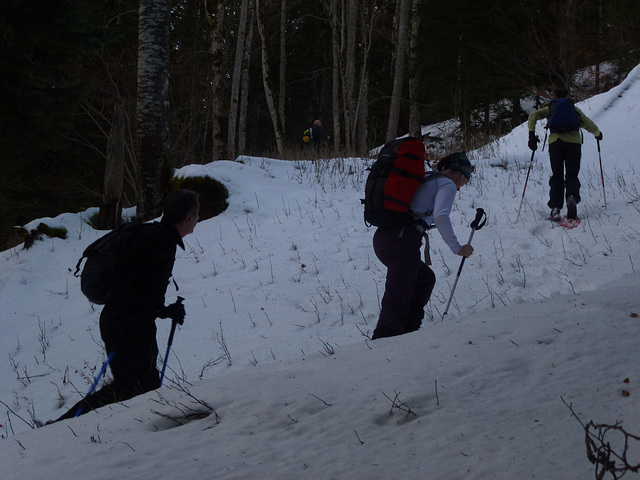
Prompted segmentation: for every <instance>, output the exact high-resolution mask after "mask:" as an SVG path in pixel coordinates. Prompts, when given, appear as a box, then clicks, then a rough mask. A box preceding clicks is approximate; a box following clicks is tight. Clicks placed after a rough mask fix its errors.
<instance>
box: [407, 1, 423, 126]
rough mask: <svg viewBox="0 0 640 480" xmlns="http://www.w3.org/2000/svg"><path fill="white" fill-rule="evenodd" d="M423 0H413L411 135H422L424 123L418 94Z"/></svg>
mask: <svg viewBox="0 0 640 480" xmlns="http://www.w3.org/2000/svg"><path fill="white" fill-rule="evenodd" d="M420 1H421V0H413V7H412V11H411V38H410V40H409V102H410V103H409V135H411V136H414V137H418V138H420V137H422V125H421V122H420V107H419V106H418V102H417V96H418V88H419V85H420V77H419V76H418V59H417V54H418V41H419V37H418V36H419V34H420V17H419V15H418V9H419V7H420Z"/></svg>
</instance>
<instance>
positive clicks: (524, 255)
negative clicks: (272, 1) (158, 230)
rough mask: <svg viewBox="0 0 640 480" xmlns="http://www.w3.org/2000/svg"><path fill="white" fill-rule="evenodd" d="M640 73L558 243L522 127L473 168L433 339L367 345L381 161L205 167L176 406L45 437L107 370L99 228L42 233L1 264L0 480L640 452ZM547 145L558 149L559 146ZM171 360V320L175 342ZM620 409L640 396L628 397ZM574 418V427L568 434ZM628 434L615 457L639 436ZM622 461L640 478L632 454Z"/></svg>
mask: <svg viewBox="0 0 640 480" xmlns="http://www.w3.org/2000/svg"><path fill="white" fill-rule="evenodd" d="M638 105H640V68H636V69H635V70H634V71H633V72H631V74H630V75H629V77H628V78H627V80H625V82H624V83H623V84H621V85H620V86H618V87H616V88H615V89H613V90H611V91H610V92H607V93H606V94H602V95H599V96H597V97H593V98H591V99H590V100H588V101H585V102H582V103H581V104H580V105H579V106H580V108H581V109H582V110H583V111H584V112H585V113H586V114H587V115H588V116H589V117H590V118H591V119H592V120H594V121H595V122H596V124H597V125H598V126H599V127H600V129H601V130H602V131H603V133H604V139H603V141H602V142H601V147H602V164H603V167H604V184H605V193H606V208H605V206H604V205H605V198H604V195H603V187H602V177H601V174H600V164H599V161H598V151H597V149H596V141H595V140H594V139H593V137H592V136H591V135H590V134H588V133H586V132H585V144H584V146H583V162H582V171H581V175H580V178H581V181H582V185H583V187H582V192H581V193H582V198H583V202H582V203H581V204H579V206H578V213H579V216H580V217H581V218H582V223H581V224H580V226H579V227H578V228H575V229H573V230H565V229H563V228H560V227H557V226H555V225H552V224H551V223H550V222H549V221H547V220H545V217H546V215H547V214H548V208H547V207H546V201H547V195H548V186H547V182H548V177H549V174H550V170H549V165H548V155H547V152H546V149H545V151H544V152H540V151H538V152H536V155H535V156H534V163H533V168H532V170H531V174H530V178H529V182H528V186H527V191H526V196H525V203H524V206H523V208H522V213H521V215H520V218H519V220H518V222H516V216H517V211H518V205H519V203H520V199H521V196H522V189H523V186H524V181H525V177H526V174H527V169H528V167H529V164H530V159H531V152H530V151H529V150H528V148H527V146H526V143H527V132H526V126H525V125H522V126H520V127H518V128H516V129H515V130H514V131H513V132H512V133H511V134H510V135H507V136H506V137H503V138H502V139H501V140H499V141H498V142H496V143H495V144H493V145H491V146H490V147H488V148H485V149H483V150H482V151H481V152H472V156H473V159H474V163H475V164H476V166H477V175H476V177H475V178H474V180H473V181H472V182H471V184H470V185H469V186H467V187H465V188H463V189H462V190H461V191H460V193H459V196H458V199H457V201H456V205H455V209H454V212H453V215H452V220H453V222H454V228H455V229H456V232H457V233H458V236H459V239H460V240H461V241H462V243H465V242H466V240H467V239H468V236H469V234H470V233H471V230H470V229H469V227H468V225H469V222H470V221H471V220H473V218H474V216H475V212H476V208H478V207H481V208H483V209H485V211H486V212H487V214H488V222H487V225H486V226H485V227H484V228H483V229H482V230H479V231H478V232H476V234H475V235H474V237H473V245H474V248H475V252H476V253H475V254H474V255H473V256H472V257H471V258H470V259H469V260H467V261H466V262H465V265H464V269H463V271H462V275H461V277H460V280H459V282H458V286H457V288H456V292H455V295H454V298H453V303H452V306H451V307H450V309H449V314H448V315H447V316H446V317H445V319H444V321H443V320H442V312H443V310H444V307H445V305H446V302H447V300H448V298H449V294H450V292H451V286H452V284H453V281H454V279H455V275H456V272H457V269H458V265H459V262H460V257H456V256H454V255H453V254H451V252H450V251H449V250H448V248H447V247H446V246H445V245H444V243H443V242H442V240H441V238H440V237H439V235H438V234H437V233H432V235H431V248H432V251H431V256H432V259H433V263H434V265H433V269H434V271H435V273H436V275H437V277H438V282H437V284H436V287H435V290H434V294H433V296H432V301H431V302H430V304H429V305H428V307H427V318H426V319H425V324H424V327H423V329H422V330H421V331H419V332H417V333H415V334H411V335H406V336H402V337H397V338H392V339H385V340H379V341H375V342H371V341H370V340H368V339H367V337H366V335H367V334H370V333H371V332H372V330H373V328H374V327H375V323H376V319H377V315H378V313H379V301H380V298H381V296H382V293H383V289H384V275H385V271H384V268H382V266H381V265H380V263H379V262H378V261H377V259H376V258H375V255H374V254H373V250H372V247H371V237H372V235H373V230H372V229H368V228H367V227H366V226H365V225H364V224H363V221H362V208H361V206H360V203H359V199H360V198H361V197H362V190H363V186H364V181H365V178H366V174H367V172H366V166H367V165H368V164H369V163H370V162H371V160H370V159H340V160H326V161H316V162H308V161H300V162H283V161H277V160H272V159H266V158H255V157H252V158H249V157H244V158H240V159H239V161H237V162H216V163H214V164H210V165H205V166H189V167H185V168H183V169H181V170H180V171H179V172H178V174H179V175H201V174H209V175H211V176H212V177H215V178H217V179H218V180H220V181H223V182H224V183H225V185H226V186H227V188H228V189H229V191H230V194H231V196H230V199H229V203H230V205H229V208H228V209H227V211H226V212H225V213H223V214H222V215H220V216H219V217H216V218H213V219H210V220H207V221H204V222H201V223H200V224H199V225H198V227H197V228H196V231H195V233H194V234H192V235H191V236H189V237H186V238H185V240H186V243H187V244H188V245H187V249H186V251H185V252H182V251H181V252H180V253H179V255H178V258H177V260H176V266H175V269H174V274H175V279H176V282H177V283H178V285H179V287H180V291H179V292H176V291H175V289H170V291H169V292H168V295H167V303H170V302H172V301H174V300H175V297H176V295H177V294H179V295H181V296H183V297H185V299H186V300H185V305H186V309H187V319H186V322H185V324H184V326H183V327H181V328H180V329H179V331H178V332H176V336H175V339H174V345H173V350H172V352H171V356H170V358H169V369H168V381H167V382H166V384H165V386H163V387H162V389H160V390H158V391H157V392H151V393H149V394H147V395H145V396H142V397H138V398H136V399H133V400H131V401H129V402H126V403H125V404H118V405H113V406H110V407H105V408H104V409H101V410H99V411H97V412H92V413H90V414H87V415H85V416H83V417H80V418H78V419H73V420H70V421H67V422H63V423H60V424H55V425H51V426H46V427H44V428H40V429H35V430H33V429H32V426H33V425H34V420H35V419H37V420H39V421H46V420H47V419H50V418H56V417H57V416H59V415H60V414H61V413H62V412H63V411H64V409H65V408H68V407H69V406H70V405H72V404H73V403H74V402H76V401H77V400H78V399H79V398H80V397H81V396H82V395H83V394H85V393H86V391H87V390H88V389H89V386H90V384H91V382H92V380H93V378H94V377H95V375H96V373H97V370H99V368H100V366H101V365H102V362H103V361H104V351H103V349H102V344H101V342H100V335H99V331H98V327H97V322H98V316H99V309H94V308H92V306H91V305H90V304H89V303H88V302H87V301H86V299H85V298H84V297H83V296H82V294H81V292H80V289H79V284H78V279H76V278H75V277H74V276H73V274H72V273H73V272H72V271H73V269H74V267H75V263H76V261H77V259H78V258H79V256H80V254H81V252H82V250H83V249H84V247H85V246H86V245H88V244H89V243H90V242H92V241H93V240H94V239H95V238H97V237H98V236H100V235H102V233H103V232H97V231H94V230H92V229H91V228H90V227H89V226H88V225H87V219H88V218H89V217H90V215H91V214H92V213H94V212H95V209H91V210H89V211H87V212H83V213H79V214H64V215H61V216H59V217H57V218H55V219H40V220H36V221H34V222H32V224H30V225H29V227H31V228H34V227H35V226H37V224H38V223H40V222H41V221H45V222H46V223H47V224H49V225H51V226H64V227H65V228H67V230H68V232H69V237H68V239H67V240H60V239H45V240H43V241H39V242H36V244H35V245H34V246H33V247H32V248H31V249H29V250H22V249H21V248H20V247H18V248H15V249H11V250H8V251H5V252H2V253H0V304H1V305H2V307H3V308H2V312H1V313H0V325H2V330H3V335H2V337H1V338H0V350H1V351H2V352H3V355H6V357H5V361H4V362H3V363H2V364H0V384H1V385H2V387H1V388H0V401H1V402H2V404H0V412H3V415H2V417H0V424H1V425H2V427H1V428H0V432H1V433H2V437H3V439H2V440H1V441H0V465H2V468H0V478H7V479H14V478H24V479H29V480H31V479H45V478H46V479H57V478H92V479H94V478H95V479H115V478H128V477H133V476H135V477H138V478H145V479H156V478H157V479H164V478H185V479H201V478H216V479H258V478H260V479H276V478H277V479H298V478H309V479H321V478H322V479H324V478H326V479H332V478H336V479H372V478H374V479H378V478H380V479H383V478H384V479H392V478H395V479H424V478H433V479H458V478H465V479H487V478H499V479H515V478H517V479H520V478H543V479H584V478H593V477H594V474H595V470H594V467H593V466H592V465H591V464H590V462H589V461H588V460H587V456H586V447H585V440H584V437H585V435H584V429H583V427H582V425H581V424H580V422H579V420H581V421H582V422H583V423H585V424H586V423H587V422H588V421H590V420H593V421H594V422H595V423H599V424H610V425H613V424H615V423H616V422H622V424H621V426H622V427H623V428H624V429H625V430H626V431H627V432H629V433H632V434H635V435H640V413H639V412H640V409H639V407H640V403H639V400H638V398H640V387H639V386H638V382H639V380H640V366H639V365H640V353H639V352H638V337H639V335H638V332H639V330H640V318H638V314H640V298H639V296H638V291H639V290H640V276H639V275H638V274H637V273H636V270H637V269H640V260H639V259H640V255H639V253H640V227H638V219H639V218H640V214H639V211H640V193H639V192H638V166H637V162H638V160H637V158H638V157H637V152H638V151H639V150H640V131H638V125H639V124H640V107H638ZM538 134H539V135H540V136H541V138H542V137H544V132H543V131H542V126H541V125H539V126H538ZM158 325H159V333H158V340H159V344H160V348H161V351H162V353H164V351H163V350H164V347H163V344H165V342H166V339H167V337H168V334H169V324H168V321H162V320H158ZM624 392H627V393H628V395H626V394H625V393H624ZM569 405H571V406H572V408H573V410H574V412H575V413H576V415H577V416H578V419H579V420H578V419H576V418H575V417H573V416H572V412H571V410H570V409H569ZM614 433H615V432H612V435H611V438H610V439H611V441H612V446H613V447H614V450H615V449H617V450H618V451H620V453H621V452H622V446H621V445H620V440H621V435H620V432H618V433H617V435H615V434H614ZM628 454H629V458H628V461H629V463H630V464H632V465H637V464H639V463H640V443H639V442H637V441H635V440H632V441H631V443H630V445H629V452H628Z"/></svg>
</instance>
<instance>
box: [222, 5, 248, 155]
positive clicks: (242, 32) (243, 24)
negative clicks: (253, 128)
mask: <svg viewBox="0 0 640 480" xmlns="http://www.w3.org/2000/svg"><path fill="white" fill-rule="evenodd" d="M248 10H249V0H242V4H241V6H240V18H239V25H238V38H237V40H236V57H235V60H234V64H233V78H232V79H231V101H230V103H229V125H228V128H227V158H228V159H229V160H234V159H235V158H236V137H237V132H238V108H239V99H240V87H241V83H242V60H243V58H244V45H245V37H246V31H247V16H248Z"/></svg>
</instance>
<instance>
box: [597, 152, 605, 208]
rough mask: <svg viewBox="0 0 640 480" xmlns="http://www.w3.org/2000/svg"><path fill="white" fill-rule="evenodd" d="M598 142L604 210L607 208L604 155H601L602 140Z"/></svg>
mask: <svg viewBox="0 0 640 480" xmlns="http://www.w3.org/2000/svg"><path fill="white" fill-rule="evenodd" d="M596 142H598V160H600V179H601V180H602V196H603V197H604V208H607V193H606V192H605V190H604V173H603V172H602V155H601V154H600V140H596Z"/></svg>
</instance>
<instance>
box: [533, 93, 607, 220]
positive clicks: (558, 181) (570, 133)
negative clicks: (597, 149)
mask: <svg viewBox="0 0 640 480" xmlns="http://www.w3.org/2000/svg"><path fill="white" fill-rule="evenodd" d="M554 95H555V99H554V100H552V101H551V103H550V104H549V105H547V106H545V107H542V108H540V109H538V110H535V111H533V112H531V114H530V115H529V121H528V127H529V144H528V145H529V148H530V149H531V150H532V151H536V150H537V149H538V141H539V139H538V137H537V136H536V133H535V128H536V122H537V121H538V120H542V119H543V118H548V119H549V120H548V121H547V128H548V129H549V132H550V135H549V159H550V161H551V178H550V179H549V202H548V203H547V205H548V206H549V208H551V214H550V215H549V220H551V221H554V222H560V221H562V215H561V214H560V211H561V210H562V207H563V204H564V200H565V198H566V201H567V216H566V218H567V219H569V220H577V218H578V211H577V208H576V206H577V204H578V203H580V180H578V174H579V173H580V158H581V156H582V133H581V132H580V129H581V128H584V129H585V130H587V131H588V132H589V133H591V134H593V136H594V137H595V138H596V140H597V141H598V145H599V142H600V140H602V132H600V130H599V129H598V127H597V126H596V124H595V123H593V121H591V120H590V119H589V118H588V117H587V116H586V115H585V114H584V113H583V112H582V111H581V110H580V109H579V108H578V107H576V106H575V105H574V104H573V101H572V100H571V99H570V98H568V95H569V92H568V91H567V90H566V89H564V88H556V89H555V92H554Z"/></svg>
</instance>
